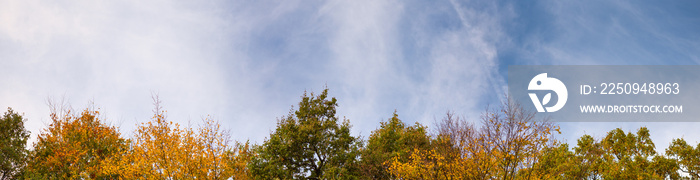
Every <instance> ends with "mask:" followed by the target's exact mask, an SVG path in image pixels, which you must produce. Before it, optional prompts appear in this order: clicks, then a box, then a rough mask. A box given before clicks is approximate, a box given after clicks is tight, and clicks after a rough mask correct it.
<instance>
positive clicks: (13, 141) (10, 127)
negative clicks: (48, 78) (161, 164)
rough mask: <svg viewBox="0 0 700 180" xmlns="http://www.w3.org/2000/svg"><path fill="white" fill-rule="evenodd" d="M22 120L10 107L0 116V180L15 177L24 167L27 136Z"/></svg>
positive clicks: (27, 132)
mask: <svg viewBox="0 0 700 180" xmlns="http://www.w3.org/2000/svg"><path fill="white" fill-rule="evenodd" d="M24 121H26V120H25V119H23V118H22V116H21V115H19V114H17V113H16V112H15V111H13V110H12V108H7V112H5V115H3V116H2V117H0V152H2V153H0V180H2V179H15V178H16V177H17V176H18V175H19V174H20V173H21V171H22V169H23V168H24V165H25V163H24V162H25V158H26V156H27V150H26V149H25V146H26V145H27V138H29V131H27V130H26V129H24Z"/></svg>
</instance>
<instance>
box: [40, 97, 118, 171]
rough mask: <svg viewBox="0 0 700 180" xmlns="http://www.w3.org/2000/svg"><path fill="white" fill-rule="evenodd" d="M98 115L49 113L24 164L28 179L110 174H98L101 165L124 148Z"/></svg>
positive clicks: (88, 113) (91, 111)
mask: <svg viewBox="0 0 700 180" xmlns="http://www.w3.org/2000/svg"><path fill="white" fill-rule="evenodd" d="M98 117H99V112H98V111H96V110H91V109H86V110H84V111H83V112H82V113H81V114H80V115H75V114H73V113H71V112H70V111H66V112H65V115H58V114H57V112H56V111H53V112H52V113H51V121H52V122H51V124H50V125H49V127H48V128H46V129H44V130H42V133H41V134H40V135H39V136H38V138H37V142H36V143H34V150H33V151H32V152H31V153H30V157H29V160H28V166H27V172H26V178H29V179H78V178H80V179H88V178H98V179H104V178H109V177H113V176H114V174H110V173H104V172H103V171H100V169H101V163H102V162H103V161H105V160H106V159H109V158H111V157H112V156H115V155H118V153H119V152H121V151H122V150H124V149H126V148H127V144H128V141H126V140H124V139H122V138H121V137H120V133H119V131H118V130H117V129H116V128H115V127H113V126H108V125H106V124H105V123H104V122H103V121H102V120H100V119H99V118H98Z"/></svg>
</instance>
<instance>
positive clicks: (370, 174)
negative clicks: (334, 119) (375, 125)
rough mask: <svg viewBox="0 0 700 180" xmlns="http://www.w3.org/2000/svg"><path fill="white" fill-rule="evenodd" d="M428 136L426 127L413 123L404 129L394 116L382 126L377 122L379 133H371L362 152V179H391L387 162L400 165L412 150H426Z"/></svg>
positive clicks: (377, 131) (403, 125) (403, 124)
mask: <svg viewBox="0 0 700 180" xmlns="http://www.w3.org/2000/svg"><path fill="white" fill-rule="evenodd" d="M429 148H430V136H428V135H427V131H426V127H425V126H423V125H421V124H419V123H417V122H416V124H415V125H413V126H407V125H406V124H405V123H404V122H402V121H401V120H400V119H399V115H398V114H396V112H394V116H393V117H392V118H390V119H389V120H388V121H386V122H381V126H380V128H379V129H377V130H375V131H373V132H372V134H371V135H370V136H369V139H368V141H367V146H366V147H365V148H363V149H362V152H361V161H360V162H359V165H360V166H359V168H358V169H359V170H360V172H361V175H362V176H363V179H391V178H392V176H391V174H390V173H389V171H388V169H389V163H386V162H387V161H389V160H391V159H392V158H394V157H398V158H399V159H400V160H401V161H402V162H405V161H407V160H408V158H409V156H410V155H411V154H410V153H411V152H413V150H414V149H421V150H428V149H429Z"/></svg>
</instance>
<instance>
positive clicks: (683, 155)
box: [666, 138, 700, 179]
mask: <svg viewBox="0 0 700 180" xmlns="http://www.w3.org/2000/svg"><path fill="white" fill-rule="evenodd" d="M666 155H667V156H669V157H670V158H671V159H673V160H675V162H677V163H678V165H680V170H681V171H683V172H684V173H688V175H690V177H691V178H692V179H700V144H698V145H697V146H696V147H695V148H693V146H690V145H688V143H686V142H685V140H683V138H681V139H674V140H673V142H671V145H670V146H669V147H668V149H666Z"/></svg>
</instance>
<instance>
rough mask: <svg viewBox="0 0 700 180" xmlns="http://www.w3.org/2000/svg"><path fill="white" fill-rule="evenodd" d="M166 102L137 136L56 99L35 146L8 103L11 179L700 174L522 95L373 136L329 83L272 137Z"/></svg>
mask: <svg viewBox="0 0 700 180" xmlns="http://www.w3.org/2000/svg"><path fill="white" fill-rule="evenodd" d="M160 104H161V103H160V100H158V98H154V105H155V108H154V111H153V114H154V115H153V117H152V118H151V120H150V121H148V122H144V123H140V124H138V125H137V128H136V130H135V131H134V132H132V133H133V135H132V136H131V137H130V138H125V137H123V135H122V134H121V132H119V129H117V128H116V127H114V126H112V125H109V124H108V123H107V121H106V120H104V119H103V118H102V117H101V116H100V112H99V110H96V109H94V108H86V109H84V110H82V111H79V112H74V111H73V110H71V109H69V108H65V107H61V106H52V109H51V117H50V119H51V122H50V124H49V125H48V126H47V127H46V128H44V129H42V130H41V132H40V133H39V135H38V137H37V140H36V142H35V143H33V144H32V145H31V147H29V148H28V147H25V146H26V144H27V139H28V138H29V133H30V132H29V131H27V130H26V129H25V128H24V122H25V121H26V119H24V118H23V117H22V115H20V114H19V113H17V112H15V111H14V110H12V109H11V108H8V110H7V112H5V113H4V116H2V117H1V118H0V131H1V132H0V141H1V142H0V151H2V154H1V157H0V161H1V162H0V179H700V144H698V145H697V146H695V147H693V146H692V145H689V144H688V143H686V142H685V140H683V139H682V138H679V139H674V140H673V141H672V143H671V144H670V145H669V147H668V148H667V149H666V150H665V152H664V153H661V152H657V151H656V150H655V145H654V143H653V142H652V141H651V139H650V137H649V136H650V135H649V134H650V132H649V130H648V129H647V128H646V127H641V128H639V130H638V131H637V132H634V133H633V132H624V131H623V130H621V129H619V128H618V129H614V130H611V131H610V132H608V133H607V134H606V135H605V136H604V137H602V138H598V139H597V138H595V137H592V136H590V135H584V136H582V137H580V138H579V139H578V140H577V144H576V145H575V146H573V147H569V144H567V143H562V142H560V141H558V140H557V139H556V138H554V135H555V134H560V133H561V132H560V129H559V127H558V126H557V125H556V124H554V123H552V122H548V121H546V120H541V119H535V116H534V113H533V112H528V111H526V110H524V109H523V108H522V107H521V106H520V105H519V104H517V103H515V102H510V101H505V102H503V103H502V104H501V106H500V107H498V108H494V109H487V110H486V111H485V112H483V114H482V116H481V118H480V121H478V122H476V123H472V122H469V121H467V120H466V119H465V118H462V117H459V116H457V115H455V114H454V113H451V112H448V113H447V114H446V115H445V116H444V117H443V118H442V119H440V120H436V121H435V124H434V128H433V129H432V130H428V127H427V126H425V125H423V124H420V123H415V124H406V123H405V122H404V121H402V120H401V119H399V115H398V113H397V112H394V113H393V116H392V117H391V118H389V119H387V120H386V121H382V122H380V124H379V128H377V129H376V130H374V131H372V132H371V134H370V135H369V137H367V138H363V137H355V136H352V135H351V134H350V130H351V124H350V120H348V119H344V118H343V119H341V118H339V117H338V115H336V108H337V106H338V103H337V100H336V98H334V97H328V89H325V90H323V91H322V92H321V93H320V94H314V93H308V94H307V93H306V92H305V93H304V94H303V96H302V97H301V101H300V102H299V104H298V106H297V107H296V109H293V110H292V111H291V112H290V113H289V114H287V115H285V116H282V117H281V118H279V119H278V120H277V126H276V128H275V129H274V130H273V131H271V133H270V135H269V137H267V138H266V139H265V140H264V142H262V143H261V144H250V143H249V142H234V141H232V140H231V137H230V134H229V132H228V131H227V130H225V129H223V128H221V126H220V124H219V123H218V122H217V121H215V120H213V119H212V118H210V117H207V118H203V120H202V122H201V124H199V126H197V127H189V126H187V127H186V126H182V125H180V124H178V123H173V122H172V121H169V120H168V117H167V112H166V111H165V110H164V109H163V108H162V107H161V106H160Z"/></svg>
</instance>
